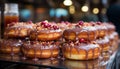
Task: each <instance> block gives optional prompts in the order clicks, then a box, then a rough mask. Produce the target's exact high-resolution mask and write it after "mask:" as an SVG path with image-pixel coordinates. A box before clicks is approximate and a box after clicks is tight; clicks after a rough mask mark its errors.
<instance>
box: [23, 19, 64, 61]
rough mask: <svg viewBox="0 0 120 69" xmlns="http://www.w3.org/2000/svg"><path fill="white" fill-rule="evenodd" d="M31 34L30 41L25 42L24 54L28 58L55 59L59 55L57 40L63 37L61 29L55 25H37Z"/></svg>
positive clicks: (41, 23)
mask: <svg viewBox="0 0 120 69" xmlns="http://www.w3.org/2000/svg"><path fill="white" fill-rule="evenodd" d="M35 25H36V28H35V29H34V30H32V31H31V32H30V36H29V38H30V41H27V42H24V44H23V47H22V52H23V54H24V55H25V57H28V58H35V59H36V58H54V57H57V56H58V54H59V44H58V43H57V40H58V39H59V38H60V37H61V36H62V31H61V29H60V28H59V27H58V26H57V25H56V24H54V23H48V22H47V21H42V22H39V23H36V24H35Z"/></svg>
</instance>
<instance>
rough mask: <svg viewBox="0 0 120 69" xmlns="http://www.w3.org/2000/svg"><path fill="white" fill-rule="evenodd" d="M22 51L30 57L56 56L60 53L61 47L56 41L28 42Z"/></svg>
mask: <svg viewBox="0 0 120 69" xmlns="http://www.w3.org/2000/svg"><path fill="white" fill-rule="evenodd" d="M22 52H23V54H24V56H25V57H28V58H33V59H34V58H54V57H57V56H58V54H59V47H58V46H56V44H55V43H54V42H52V41H51V42H38V41H32V42H26V43H24V44H23V47H22Z"/></svg>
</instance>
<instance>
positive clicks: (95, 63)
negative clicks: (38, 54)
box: [0, 54, 114, 69]
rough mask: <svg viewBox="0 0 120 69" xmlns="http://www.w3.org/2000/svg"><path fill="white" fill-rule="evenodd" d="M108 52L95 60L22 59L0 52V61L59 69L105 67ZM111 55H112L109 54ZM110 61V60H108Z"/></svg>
mask: <svg viewBox="0 0 120 69" xmlns="http://www.w3.org/2000/svg"><path fill="white" fill-rule="evenodd" d="M109 56H110V55H108V54H106V55H104V57H99V58H98V59H95V60H89V61H74V60H68V59H65V60H63V59H61V58H56V59H52V60H51V59H39V60H37V61H35V60H32V59H23V57H21V56H19V55H14V56H11V55H10V54H0V61H4V62H10V63H15V64H23V65H31V66H38V67H45V68H57V69H58V68H59V69H106V65H107V63H108V59H109ZM111 57H112V58H113V57H114V54H113V56H112V55H111ZM109 61H110V60H109Z"/></svg>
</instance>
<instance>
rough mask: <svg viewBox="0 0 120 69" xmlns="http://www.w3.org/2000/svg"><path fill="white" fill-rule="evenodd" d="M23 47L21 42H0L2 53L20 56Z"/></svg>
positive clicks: (13, 40) (9, 40)
mask: <svg viewBox="0 0 120 69" xmlns="http://www.w3.org/2000/svg"><path fill="white" fill-rule="evenodd" d="M21 46H22V41H21V40H15V39H3V40H1V42H0V52H1V53H6V54H11V55H14V54H18V53H20V48H21Z"/></svg>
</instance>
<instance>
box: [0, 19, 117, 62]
mask: <svg viewBox="0 0 120 69" xmlns="http://www.w3.org/2000/svg"><path fill="white" fill-rule="evenodd" d="M4 36H5V38H4V39H2V40H0V52H1V53H7V54H11V55H14V54H19V53H22V54H23V56H24V57H27V58H32V59H35V60H36V59H39V58H55V57H57V56H58V55H59V54H60V52H59V51H60V49H61V50H62V55H63V57H64V58H67V59H72V60H90V59H96V58H98V57H99V56H100V54H101V53H103V52H108V51H114V50H116V49H115V48H117V46H118V45H117V44H118V43H117V42H118V34H117V33H116V32H115V26H114V25H113V24H111V23H101V22H89V23H88V22H83V21H79V22H78V23H69V22H62V23H57V24H56V23H50V22H48V21H41V22H38V23H36V24H33V23H32V22H17V23H12V24H8V26H7V27H6V29H5V32H4ZM61 42H62V43H61ZM113 49H114V50H113Z"/></svg>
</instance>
